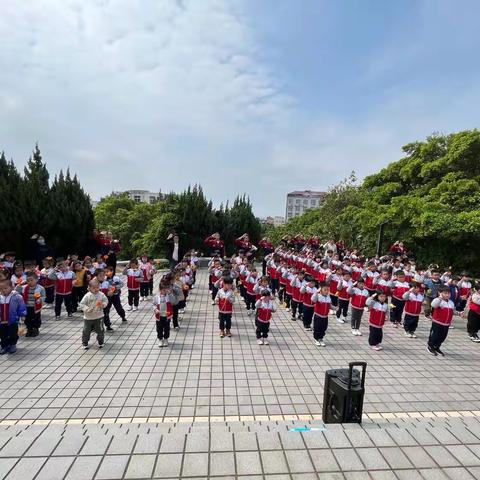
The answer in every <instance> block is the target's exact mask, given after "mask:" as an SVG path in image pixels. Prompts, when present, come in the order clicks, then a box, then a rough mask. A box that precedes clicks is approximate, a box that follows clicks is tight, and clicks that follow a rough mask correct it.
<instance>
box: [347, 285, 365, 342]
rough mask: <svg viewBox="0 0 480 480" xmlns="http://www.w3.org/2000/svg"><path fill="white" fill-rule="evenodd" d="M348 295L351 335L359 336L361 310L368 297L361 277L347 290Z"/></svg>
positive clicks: (360, 333)
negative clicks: (350, 312) (349, 299)
mask: <svg viewBox="0 0 480 480" xmlns="http://www.w3.org/2000/svg"><path fill="white" fill-rule="evenodd" d="M348 294H349V295H350V297H351V304H352V315H351V324H352V335H357V336H358V335H360V336H361V335H362V332H361V331H360V323H361V322H362V315H363V310H364V308H365V305H366V303H367V298H368V297H369V294H368V290H367V289H366V288H365V283H364V280H363V278H362V277H359V278H358V280H357V281H356V282H355V283H354V284H353V285H352V286H351V287H350V288H349V289H348Z"/></svg>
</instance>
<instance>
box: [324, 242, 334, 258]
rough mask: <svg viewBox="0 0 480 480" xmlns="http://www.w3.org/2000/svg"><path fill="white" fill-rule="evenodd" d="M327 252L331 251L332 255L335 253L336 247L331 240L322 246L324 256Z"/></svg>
mask: <svg viewBox="0 0 480 480" xmlns="http://www.w3.org/2000/svg"><path fill="white" fill-rule="evenodd" d="M329 250H331V251H332V252H333V253H337V245H336V243H335V242H334V241H333V240H329V241H328V242H327V243H325V244H324V245H323V253H324V254H325V255H326V253H327V252H328V251H329Z"/></svg>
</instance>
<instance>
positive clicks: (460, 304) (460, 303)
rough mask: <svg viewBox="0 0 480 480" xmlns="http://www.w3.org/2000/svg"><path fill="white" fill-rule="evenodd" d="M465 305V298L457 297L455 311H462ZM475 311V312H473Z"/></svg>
mask: <svg viewBox="0 0 480 480" xmlns="http://www.w3.org/2000/svg"><path fill="white" fill-rule="evenodd" d="M466 306H467V299H466V298H465V299H463V298H459V299H458V300H457V305H456V307H455V308H456V310H457V312H463V311H464V310H465V307H466ZM474 313H475V312H474Z"/></svg>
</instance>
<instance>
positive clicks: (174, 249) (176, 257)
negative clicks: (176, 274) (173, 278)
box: [167, 232, 183, 271]
mask: <svg viewBox="0 0 480 480" xmlns="http://www.w3.org/2000/svg"><path fill="white" fill-rule="evenodd" d="M167 241H168V242H169V243H170V245H169V250H168V263H169V264H170V270H172V271H173V270H174V269H175V267H176V266H177V264H178V263H179V262H180V260H181V259H182V258H183V254H182V247H181V246H180V237H179V236H178V235H177V234H176V233H175V232H174V233H171V234H170V235H169V236H168V237H167Z"/></svg>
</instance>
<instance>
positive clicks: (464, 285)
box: [456, 272, 472, 314]
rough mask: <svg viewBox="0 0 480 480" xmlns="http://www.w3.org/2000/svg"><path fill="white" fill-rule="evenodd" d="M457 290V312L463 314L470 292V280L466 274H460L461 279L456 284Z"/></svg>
mask: <svg viewBox="0 0 480 480" xmlns="http://www.w3.org/2000/svg"><path fill="white" fill-rule="evenodd" d="M457 288H458V297H459V298H458V300H457V304H456V308H457V312H460V314H463V311H464V310H465V307H466V306H467V300H468V298H469V297H470V294H471V292H472V279H471V277H470V275H468V274H467V273H466V272H462V278H461V279H460V281H459V282H458V284H457Z"/></svg>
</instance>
